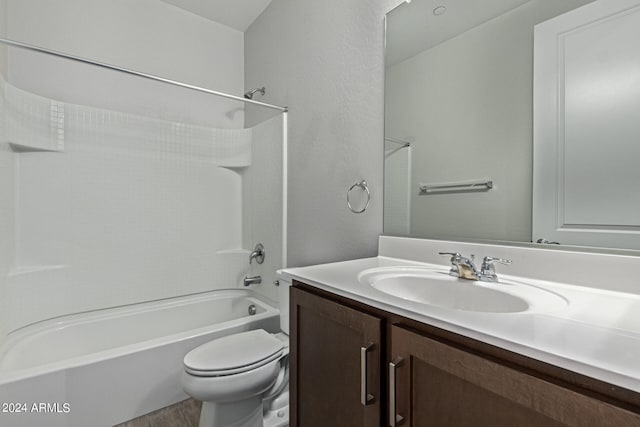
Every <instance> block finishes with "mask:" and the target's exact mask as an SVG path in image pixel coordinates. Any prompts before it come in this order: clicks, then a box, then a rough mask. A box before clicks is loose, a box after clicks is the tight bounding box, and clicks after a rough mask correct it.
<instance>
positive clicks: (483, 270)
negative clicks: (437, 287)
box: [438, 252, 511, 282]
mask: <svg viewBox="0 0 640 427" xmlns="http://www.w3.org/2000/svg"><path fill="white" fill-rule="evenodd" d="M438 253H439V254H440V255H451V269H450V270H449V275H450V276H454V277H459V278H461V279H467V280H482V281H483V282H497V281H498V275H497V274H496V270H495V267H494V263H496V262H499V263H501V264H511V260H510V259H502V258H494V257H490V256H486V257H484V259H483V260H482V266H481V267H480V269H479V270H478V267H476V265H475V264H474V263H473V260H474V258H475V256H474V255H471V259H469V258H467V257H463V256H462V255H460V254H459V253H458V252H438Z"/></svg>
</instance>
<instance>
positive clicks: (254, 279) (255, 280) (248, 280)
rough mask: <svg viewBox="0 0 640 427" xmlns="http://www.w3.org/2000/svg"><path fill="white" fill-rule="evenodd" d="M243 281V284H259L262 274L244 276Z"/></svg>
mask: <svg viewBox="0 0 640 427" xmlns="http://www.w3.org/2000/svg"><path fill="white" fill-rule="evenodd" d="M243 283H244V285H245V286H249V285H259V284H260V283H262V276H253V277H245V278H244V281H243Z"/></svg>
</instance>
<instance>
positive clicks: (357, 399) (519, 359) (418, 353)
mask: <svg viewBox="0 0 640 427" xmlns="http://www.w3.org/2000/svg"><path fill="white" fill-rule="evenodd" d="M291 292H292V293H291V406H290V411H291V412H290V421H291V426H292V427H314V426H322V427H325V426H336V427H343V426H344V427H359V426H367V427H369V426H371V427H373V426H375V427H378V426H393V427H395V426H413V427H423V426H424V427H427V426H428V427H431V426H433V427H440V426H442V427H458V426H459V427H465V426H473V427H483V426H488V427H489V426H490V427H501V426H504V427H528V426H531V427H539V426H544V427H547V426H549V427H555V426H572V427H589V426H593V427H600V426H611V427H627V426H628V427H632V426H636V427H640V396H639V395H638V393H634V392H632V391H629V390H624V389H620V388H618V387H615V386H613V385H611V384H607V383H603V382H601V381H598V380H595V379H592V378H589V377H585V376H583V375H580V374H577V373H574V372H570V371H567V370H564V369H561V368H558V367H555V366H552V365H548V364H545V363H543V362H539V361H536V360H533V359H529V358H526V357H524V356H520V355H517V354H515V353H511V352H509V351H506V350H503V349H497V348H495V347H492V346H490V345H488V344H485V343H482V342H478V341H475V340H471V339H469V338H465V337H461V336H459V335H456V334H453V333H451V332H447V331H442V330H440V329H437V328H434V327H432V326H429V325H425V324H422V323H418V322H415V321H413V320H410V319H406V318H403V317H401V316H397V315H395V314H392V313H387V312H384V311H381V310H378V309H375V308H372V307H369V306H366V305H364V304H362V303H359V302H356V301H352V300H348V299H345V298H341V297H337V296H335V295H332V294H329V293H326V292H323V291H320V290H317V289H314V288H312V287H309V286H306V285H304V284H302V283H300V282H295V283H294V287H293V288H292V289H291Z"/></svg>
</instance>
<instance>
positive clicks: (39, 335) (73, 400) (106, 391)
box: [0, 290, 279, 427]
mask: <svg viewBox="0 0 640 427" xmlns="http://www.w3.org/2000/svg"><path fill="white" fill-rule="evenodd" d="M249 306H255V308H256V313H255V314H254V315H250V314H249ZM256 328H263V329H265V330H267V331H270V332H276V331H278V330H279V311H278V310H277V309H275V308H273V307H271V306H270V305H269V304H267V303H265V302H264V301H263V300H261V299H259V297H258V296H256V294H254V293H251V292H250V291H245V290H223V291H213V292H208V293H204V294H198V295H192V296H187V297H180V298H172V299H167V300H162V301H156V302H151V303H144V304H136V305H131V306H126V307H120V308H113V309H107V310H99V311H94V312H89V313H83V314H76V315H72V316H65V317H62V318H57V319H52V320H47V321H45V322H40V323H37V324H34V325H30V326H27V327H25V328H22V329H20V330H17V331H15V332H12V333H11V334H9V336H8V337H7V340H6V341H5V343H4V345H3V346H2V348H0V405H2V406H0V426H3V427H22V426H25V427H26V426H29V427H36V426H46V427H58V426H60V427H76V426H77V427H87V426H91V427H101V426H105V427H108V426H113V425H114V424H118V423H121V422H123V421H127V420H129V419H132V418H135V417H137V416H140V415H143V414H146V413H148V412H151V411H154V410H156V409H160V408H162V407H165V406H168V405H171V404H173V403H176V402H179V401H180V400H183V399H186V398H188V396H187V395H186V394H185V393H184V392H183V391H182V388H181V387H180V374H181V372H182V369H183V368H182V359H183V357H184V355H185V354H186V353H187V352H189V350H191V349H192V348H194V347H196V346H198V345H200V344H202V343H204V342H207V341H209V340H211V339H214V338H218V337H221V336H224V335H228V334H231V333H236V332H240V331H246V330H250V329H256Z"/></svg>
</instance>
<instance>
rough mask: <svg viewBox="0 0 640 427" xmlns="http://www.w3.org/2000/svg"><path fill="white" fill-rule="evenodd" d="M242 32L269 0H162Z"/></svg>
mask: <svg viewBox="0 0 640 427" xmlns="http://www.w3.org/2000/svg"><path fill="white" fill-rule="evenodd" d="M162 1H164V2H165V3H169V4H172V5H174V6H176V7H179V8H180V9H184V10H187V11H189V12H191V13H194V14H196V15H199V16H202V17H203V18H207V19H210V20H211V21H215V22H218V23H220V24H223V25H226V26H228V27H231V28H235V29H236V30H238V31H242V32H243V33H244V32H245V31H246V30H247V28H249V26H250V25H251V24H252V23H253V21H255V20H256V18H257V17H258V16H260V14H261V13H262V12H263V11H264V10H265V9H266V8H267V6H269V3H271V0H162Z"/></svg>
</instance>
